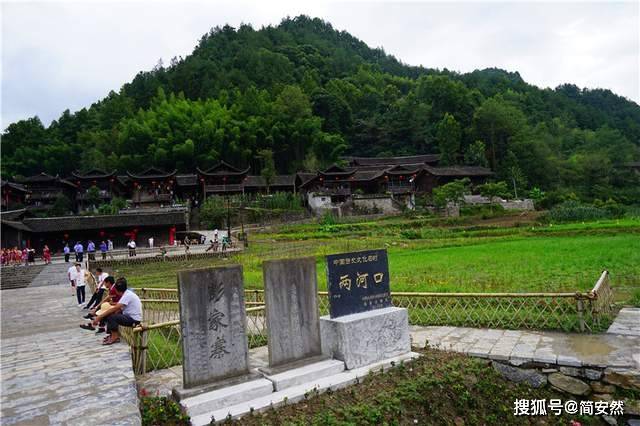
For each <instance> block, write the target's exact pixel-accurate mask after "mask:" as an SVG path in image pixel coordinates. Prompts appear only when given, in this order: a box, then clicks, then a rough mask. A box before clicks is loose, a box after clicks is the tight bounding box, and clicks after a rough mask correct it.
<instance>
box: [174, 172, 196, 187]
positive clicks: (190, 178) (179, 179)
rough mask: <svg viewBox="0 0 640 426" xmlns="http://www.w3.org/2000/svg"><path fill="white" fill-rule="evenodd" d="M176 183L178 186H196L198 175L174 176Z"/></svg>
mask: <svg viewBox="0 0 640 426" xmlns="http://www.w3.org/2000/svg"><path fill="white" fill-rule="evenodd" d="M176 183H177V184H178V186H195V185H197V184H198V175H195V174H189V175H176Z"/></svg>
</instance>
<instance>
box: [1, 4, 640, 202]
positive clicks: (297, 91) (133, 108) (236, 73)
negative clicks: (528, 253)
mask: <svg viewBox="0 0 640 426" xmlns="http://www.w3.org/2000/svg"><path fill="white" fill-rule="evenodd" d="M424 48H425V49H428V46H425V47H424ZM434 65H436V64H434ZM639 144H640V106H638V105H637V104H635V103H633V102H631V101H629V100H627V99H625V98H623V97H620V96H617V95H615V94H614V93H612V92H611V91H609V90H600V89H594V90H587V89H580V88H578V87H576V86H574V85H571V84H566V85H562V86H560V87H557V88H556V89H554V90H551V89H544V90H542V89H539V88H537V87H535V86H532V85H529V84H527V83H526V82H524V81H523V80H522V78H521V77H520V75H519V74H518V73H517V72H507V71H503V70H500V69H485V70H477V71H474V72H472V73H468V74H458V73H455V72H451V71H448V70H446V69H445V70H437V69H429V68H422V67H415V66H408V65H406V64H403V63H402V62H400V61H399V60H397V59H396V58H394V57H393V56H390V55H387V54H385V52H384V51H383V50H382V49H372V48H370V47H368V46H367V45H366V44H365V43H363V42H362V41H360V40H358V39H356V38H354V37H353V36H351V35H350V34H348V33H347V32H344V31H342V32H341V31H337V30H335V29H334V28H333V27H332V26H331V25H330V24H329V23H327V22H324V21H322V20H320V19H312V18H309V17H306V16H299V17H296V18H287V19H285V20H283V21H282V22H281V24H280V25H278V26H273V27H272V26H269V27H265V28H262V29H259V30H256V29H254V28H252V27H251V26H250V25H243V26H241V27H240V28H237V29H235V28H231V27H229V26H225V27H222V28H218V27H217V28H214V29H212V30H211V31H210V32H209V33H208V34H205V35H204V36H203V37H202V38H201V39H200V41H199V42H198V44H197V46H196V47H195V49H194V51H193V53H192V54H191V55H189V56H187V57H186V58H174V59H172V60H171V62H170V64H167V65H165V64H162V63H161V62H159V63H158V65H157V66H156V67H155V68H154V69H153V70H151V71H145V72H140V73H139V74H138V75H137V76H136V77H135V78H134V79H133V81H131V82H130V83H127V84H125V85H124V86H123V87H122V88H120V90H118V91H117V92H116V91H113V92H111V93H110V94H109V95H108V96H107V97H106V98H104V99H102V100H100V101H98V102H96V103H94V104H93V105H91V106H90V107H89V108H83V109H81V110H80V111H77V112H75V113H71V112H70V111H68V110H67V111H65V112H64V113H63V114H62V115H61V116H60V118H59V119H57V120H55V121H53V122H52V123H51V125H50V126H49V127H45V126H44V125H43V124H42V123H41V122H40V120H39V119H38V118H37V117H34V118H31V119H28V120H22V121H19V122H16V123H13V124H11V125H9V127H8V128H7V129H6V130H5V131H4V133H3V137H2V164H3V166H2V175H3V177H8V176H14V175H31V174H34V173H37V172H40V171H45V172H48V173H52V174H56V173H57V174H60V175H67V174H68V173H70V172H71V171H72V169H74V168H76V167H78V166H80V167H81V168H82V169H85V170H88V169H91V168H94V167H100V168H103V169H117V170H120V171H124V170H127V169H129V170H139V169H141V168H142V167H143V165H144V166H156V167H160V168H164V169H173V168H174V167H175V168H177V169H178V170H179V171H184V172H186V171H193V170H194V169H195V167H196V166H199V167H201V168H207V167H208V166H211V165H213V164H214V163H215V162H217V161H218V160H222V159H224V160H225V161H227V162H230V163H232V164H236V165H238V166H246V165H250V166H252V168H253V172H254V173H257V172H259V171H260V168H261V167H262V165H261V164H260V163H261V161H260V160H259V156H258V155H257V153H258V152H259V151H261V150H264V149H270V150H272V151H273V153H274V160H275V165H276V168H277V171H278V172H279V173H290V172H295V171H298V170H303V169H306V170H316V169H317V168H318V167H322V166H326V165H328V164H330V163H332V162H334V161H337V160H339V158H340V157H341V156H343V155H359V156H383V155H403V154H406V155H409V154H417V153H441V154H442V158H443V161H442V162H443V163H444V164H447V163H465V164H470V165H487V166H489V167H491V168H493V169H494V170H495V171H496V172H497V176H496V178H497V179H499V180H508V181H509V182H511V183H513V182H515V184H516V185H517V186H519V187H521V188H523V189H528V188H533V187H538V188H540V189H542V190H544V191H547V192H552V193H554V194H557V197H556V198H557V199H558V200H562V199H564V198H571V197H573V198H575V196H577V197H579V198H582V199H585V200H593V199H601V200H606V199H609V198H613V199H614V200H615V201H618V202H624V203H633V202H637V200H640V182H639V181H638V180H639V178H638V176H637V175H634V174H633V173H631V170H629V168H626V167H624V164H626V163H628V162H631V161H634V160H638V158H640V146H639ZM573 194H575V196H574V195H573Z"/></svg>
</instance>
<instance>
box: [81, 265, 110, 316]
mask: <svg viewBox="0 0 640 426" xmlns="http://www.w3.org/2000/svg"><path fill="white" fill-rule="evenodd" d="M96 275H97V276H96V291H94V292H93V295H92V296H91V299H90V300H89V303H87V305H86V306H85V307H84V309H91V308H92V307H94V308H95V307H97V306H98V305H99V304H100V302H101V301H102V298H103V296H104V291H105V285H104V279H105V278H107V277H108V276H109V274H107V273H106V272H102V268H97V269H96ZM92 305H93V306H92Z"/></svg>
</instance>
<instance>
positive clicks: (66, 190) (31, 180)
mask: <svg viewBox="0 0 640 426" xmlns="http://www.w3.org/2000/svg"><path fill="white" fill-rule="evenodd" d="M19 183H21V184H22V185H24V187H25V188H26V190H27V191H28V193H27V194H26V195H25V203H26V205H27V208H29V209H32V210H47V209H50V208H51V207H53V205H54V204H55V202H56V200H57V199H58V198H59V197H60V196H65V197H66V198H68V199H69V202H70V203H71V206H72V210H74V211H75V208H74V207H75V196H76V191H77V187H76V185H75V184H74V183H72V182H71V181H69V180H67V179H62V178H60V177H59V176H57V175H56V176H51V175H48V174H46V173H40V174H37V175H35V176H30V177H27V178H24V179H21V180H20V181H19Z"/></svg>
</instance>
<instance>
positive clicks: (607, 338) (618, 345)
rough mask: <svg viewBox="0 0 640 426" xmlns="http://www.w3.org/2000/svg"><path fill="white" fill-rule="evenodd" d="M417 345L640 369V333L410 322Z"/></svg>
mask: <svg viewBox="0 0 640 426" xmlns="http://www.w3.org/2000/svg"><path fill="white" fill-rule="evenodd" d="M410 332H411V338H412V341H413V343H412V344H413V345H414V346H417V347H421V348H424V347H425V346H426V345H428V346H429V347H433V348H437V349H441V350H449V351H453V352H461V353H465V354H468V355H470V356H475V357H481V358H489V359H493V360H498V361H509V362H510V363H511V364H512V365H522V364H526V363H532V362H534V363H544V364H556V365H559V366H566V367H593V368H606V367H615V368H624V369H632V370H637V369H640V351H639V350H638V348H640V336H631V335H617V334H576V333H558V332H550V331H525V330H496V329H478V328H466V327H421V326H410Z"/></svg>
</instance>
